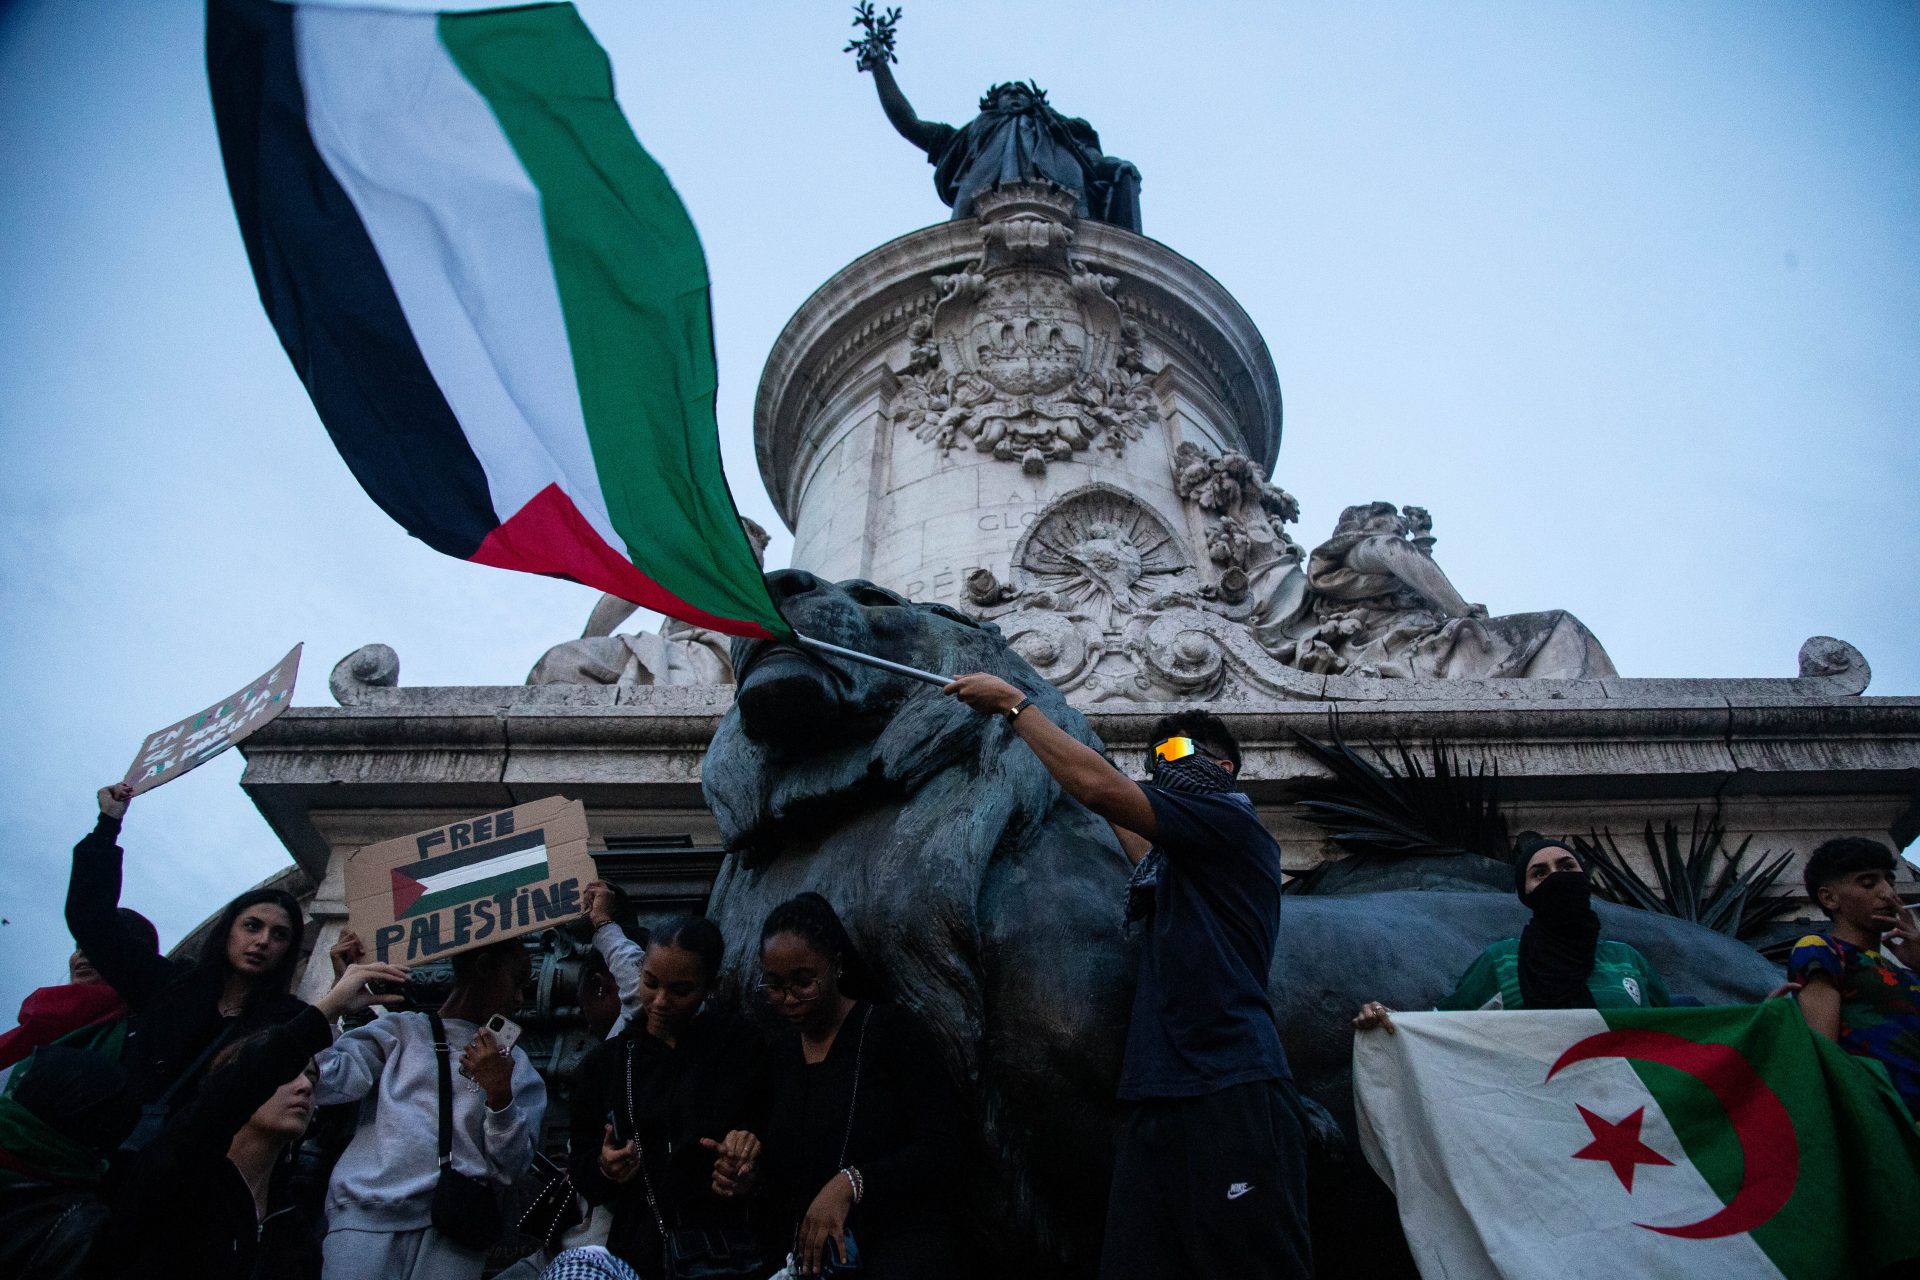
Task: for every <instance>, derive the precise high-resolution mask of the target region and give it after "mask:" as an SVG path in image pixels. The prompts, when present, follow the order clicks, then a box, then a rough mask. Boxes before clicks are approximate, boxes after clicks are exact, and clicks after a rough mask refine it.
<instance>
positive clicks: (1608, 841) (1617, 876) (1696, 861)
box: [1573, 807, 1793, 938]
mask: <svg viewBox="0 0 1920 1280" xmlns="http://www.w3.org/2000/svg"><path fill="white" fill-rule="evenodd" d="M1726 837H1727V828H1726V823H1725V822H1724V821H1723V820H1722V818H1721V816H1720V811H1719V809H1718V808H1717V807H1716V808H1715V810H1714V811H1713V813H1712V814H1711V815H1710V816H1709V817H1708V818H1707V820H1706V821H1705V822H1704V823H1703V822H1702V821H1701V818H1700V811H1699V810H1698V809H1696V810H1694V814H1693V824H1692V827H1691V829H1690V831H1689V832H1688V838H1687V845H1686V849H1685V852H1682V850H1681V845H1680V828H1679V826H1678V824H1676V823H1674V822H1673V821H1671V820H1669V821H1667V822H1666V823H1664V824H1662V827H1661V830H1660V833H1659V835H1657V836H1656V835H1655V834H1654V830H1653V824H1652V823H1651V822H1649V823H1647V825H1646V827H1645V829H1644V830H1643V831H1642V833H1641V840H1642V841H1643V843H1644V844H1645V845H1646V852H1647V863H1648V865H1650V866H1651V867H1652V868H1653V874H1654V880H1655V881H1656V883H1654V884H1649V883H1648V882H1647V879H1646V877H1645V876H1643V875H1642V874H1641V873H1640V872H1639V871H1638V870H1636V869H1635V867H1634V866H1633V864H1632V862H1630V861H1629V860H1628V859H1627V858H1626V856H1625V855H1623V854H1622V853H1621V852H1620V847H1619V845H1617V844H1616V843H1614V839H1613V832H1611V831H1607V832H1606V833H1605V834H1604V835H1602V834H1600V833H1598V832H1596V833H1593V834H1592V835H1591V836H1589V837H1587V838H1584V839H1582V838H1580V837H1575V839H1574V842H1573V843H1574V849H1575V851H1576V852H1578V853H1579V854H1580V856H1581V857H1582V858H1584V859H1585V860H1586V861H1587V863H1588V865H1589V866H1591V867H1592V868H1593V870H1594V873H1595V874H1594V886H1595V888H1596V889H1598V890H1599V891H1600V893H1601V894H1602V896H1604V897H1607V898H1610V899H1612V900H1613V901H1615V902H1619V903H1622V904H1624V905H1626V906H1630V907H1639V908H1640V909H1642V910H1644V911H1654V912H1658V913H1660V914H1661V915H1669V916H1676V917H1678V918H1680V919H1682V920H1691V921H1693V922H1694V923H1696V924H1699V925H1703V926H1705V927H1706V928H1709V929H1713V930H1716V931H1718V932H1720V933H1725V934H1731V935H1732V936H1734V937H1736V938H1750V937H1755V936H1758V935H1761V934H1765V933H1768V932H1770V931H1771V924H1772V922H1773V921H1774V920H1775V919H1777V918H1778V917H1779V916H1781V915H1782V914H1784V913H1785V912H1787V911H1788V910H1790V909H1791V908H1792V905H1793V904H1792V901H1791V900H1790V899H1787V898H1780V897H1775V896H1773V895H1772V894H1770V893H1769V892H1768V891H1769V890H1770V889H1772V888H1773V885H1774V882H1775V881H1777V880H1778V879H1779V878H1780V876H1781V874H1782V873H1783V872H1785V871H1786V869H1787V867H1788V866H1789V865H1790V864H1791V863H1792V861H1793V854H1792V852H1791V851H1788V852H1786V853H1782V854H1780V855H1778V856H1777V857H1775V858H1772V859H1770V860H1769V859H1764V858H1763V859H1761V860H1760V861H1758V862H1756V863H1753V864H1752V865H1745V864H1746V859H1747V853H1748V850H1749V847H1750V846H1751V845H1752V844H1753V837H1752V836H1748V837H1747V838H1746V839H1744V840H1742V841H1741V842H1740V846H1739V847H1738V848H1737V849H1735V850H1733V852H1731V853H1728V852H1726V849H1725V844H1726Z"/></svg>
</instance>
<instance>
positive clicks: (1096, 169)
mask: <svg viewBox="0 0 1920 1280" xmlns="http://www.w3.org/2000/svg"><path fill="white" fill-rule="evenodd" d="M854 12H855V17H854V24H855V25H856V26H859V27H862V28H864V29H865V31H866V35H865V36H864V37H863V38H861V39H858V40H853V41H850V42H849V43H848V45H847V49H848V51H849V52H851V53H854V54H855V55H856V56H857V57H858V60H859V67H860V70H862V71H870V72H872V73H873V84H874V88H875V89H877V90H879V93H880V106H881V108H882V109H883V110H885V111H886V113H887V120H888V121H889V122H890V123H891V124H892V125H893V127H894V128H895V129H896V130H898V131H899V134H900V136H901V137H903V138H905V139H906V140H907V141H908V142H911V143H912V144H913V145H914V146H916V147H919V148H920V149H921V150H922V151H924V152H926V153H927V160H928V161H929V162H930V163H931V164H932V165H933V167H934V168H933V185H934V190H936V191H937V192H939V194H940V199H941V200H942V201H944V202H945V203H946V204H948V205H949V206H951V207H952V209H953V216H954V219H955V220H956V221H957V220H959V219H961V218H971V217H973V216H974V212H975V210H974V200H975V199H976V198H977V197H978V196H979V195H980V193H981V192H983V191H991V190H992V189H993V188H994V187H995V186H996V185H998V184H1000V183H1014V182H1036V181H1046V182H1051V183H1053V184H1054V185H1055V186H1058V187H1061V188H1063V189H1065V190H1068V191H1071V192H1074V193H1075V197H1076V198H1075V202H1074V212H1075V214H1077V215H1078V216H1080V217H1082V218H1091V219H1093V220H1094V221H1096V222H1107V223H1111V224H1112V225H1114V226H1116V227H1125V228H1126V229H1127V230H1128V231H1138V230H1140V171H1139V170H1138V169H1136V168H1134V167H1133V165H1131V164H1129V163H1128V162H1127V161H1125V160H1119V159H1116V158H1114V157H1113V156H1109V155H1104V154H1102V153H1101V151H1100V135H1099V134H1097V133H1095V132H1094V131H1093V126H1092V125H1090V124H1088V123H1087V122H1086V121H1085V120H1078V119H1073V118H1070V117H1068V116H1064V115H1061V114H1060V113H1059V112H1058V111H1055V110H1054V109H1053V108H1052V107H1051V106H1049V105H1048V103H1047V95H1046V93H1045V92H1044V91H1043V90H1041V89H1040V88H1039V87H1037V86H1036V85H1034V84H1032V83H1031V82H1029V83H1026V84H1019V83H1008V84H997V85H995V86H993V88H991V89H989V90H987V92H986V96H984V97H982V98H981V99H980V114H979V115H977V116H975V117H974V118H973V119H972V120H971V121H970V122H968V123H967V124H965V125H963V126H962V127H960V128H958V129H956V128H954V127H953V126H952V125H950V124H938V123H936V122H933V121H929V120H922V119H920V117H918V116H916V115H915V114H914V113H913V106H912V104H910V103H909V102H908V101H907V98H906V95H905V94H904V93H902V92H900V85H899V83H898V82H897V81H896V80H894V78H893V72H892V70H891V69H890V68H889V66H888V64H889V63H891V62H893V61H895V60H896V59H895V58H894V54H893V40H894V24H895V23H896V22H898V21H899V18H900V11H899V10H898V9H892V10H889V11H887V12H886V13H884V14H879V15H876V14H875V13H874V11H873V6H872V5H871V4H869V3H862V4H859V5H856V6H855V9H854Z"/></svg>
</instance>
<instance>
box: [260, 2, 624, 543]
mask: <svg viewBox="0 0 1920 1280" xmlns="http://www.w3.org/2000/svg"><path fill="white" fill-rule="evenodd" d="M294 32H295V44H296V47H297V57H298V61H299V67H300V87H301V90H302V92H303V93H304V94H305V97H306V104H307V128H308V131H309V132H310V133H311V134H312V135H313V141H314V145H315V146H316V147H317V148H318V149H319V151H320V154H321V156H322V157H323V158H324V159H325V160H326V162H327V167H328V168H329V169H330V170H332V171H333V175H334V177H336V178H337V179H339V181H340V185H341V186H342V187H343V188H344V189H345V190H346V192H347V195H348V196H349V198H351V199H352V201H353V205H354V208H355V209H356V210H357V211H358V212H359V214H360V221H361V222H362V224H364V225H365V227H366V229H367V234H368V236H370V237H371V238H372V240H373V245H374V248H375V249H376V250H377V251H378V252H379V254H380V262H381V264H382V265H383V266H384V267H385V268H386V270H387V278H388V279H389V280H391V281H392V282H393V289H394V293H395V294H396V295H397V296H398V298H399V300H400V307H401V310H402V311H403V312H405V314H406V317H407V324H408V326H409V327H410V328H411V329H412V330H413V337H414V341H415V342H417V343H418V344H419V346H420V354H421V355H422V356H424V357H425V358H426V362H427V368H429V369H430V370H432V371H433V377H434V381H436V382H438V383H439V384H440V390H441V392H442V393H443V394H444V395H445V396H446V398H447V403H448V404H449V405H451V406H452V408H453V413H454V416H455V417H456V418H458V419H459V420H460V426H461V429H462V430H463V431H464V432H465V433H466V437H467V441H468V443H469V444H470V445H471V446H472V448H473V451H474V454H475V455H476V456H477V457H478V458H479V459H480V465H481V467H482V468H483V469H484V470H485V471H486V474H487V488H488V490H489V492H490V493H491V495H492V498H493V509H494V513H495V514H496V515H498V516H499V517H500V519H501V520H503V521H504V520H506V519H507V518H508V517H510V516H512V515H513V513H514V512H516V511H518V510H519V509H520V508H521V507H522V506H524V505H526V503H527V501H528V500H529V499H531V498H532V497H533V496H534V495H535V494H536V493H539V492H540V491H541V490H542V489H544V488H546V487H547V486H548V485H549V484H553V483H558V484H559V486H560V487H561V488H562V489H563V490H565V491H566V493H567V496H568V497H570V498H572V499H573V504H574V506H575V507H577V508H579V510H580V513H581V514H582V515H583V516H585V517H586V519H587V521H588V522H589V523H590V524H592V525H593V527H594V529H595V531H597V532H598V533H599V534H600V536H601V537H602V538H604V539H606V541H607V544H608V545H609V546H612V547H616V548H618V547H624V546H626V543H625V542H624V541H623V540H622V539H621V538H620V537H619V535H618V534H616V533H615V532H614V529H613V521H612V520H611V519H609V518H608V516H607V510H606V504H605V501H604V500H603V499H602V497H601V494H600V480H599V473H598V472H597V471H596V470H595V468H594V463H593V452H592V448H591V446H590V445H589V443H588V440H587V427H586V419H585V416H584V413H583V411H582V409H581V406H580V389H579V384H578V381H577V379H576V378H575V376H574V370H573V351H572V348H571V347H570V346H569V345H568V343H567V329H566V321H565V319H564V317H563V315H562V312H561V308H560V293H559V288H558V286H557V285H556V284H555V283H554V278H553V265H552V260H551V258H550V256H549V254H548V251H547V233H546V224H545V222H544V221H543V219H542V216H541V206H540V193H539V191H538V190H537V189H536V188H535V187H534V185H533V181H532V179H530V178H529V177H528V176H527V172H526V169H525V167H524V166H523V165H521V163H520V158H519V156H517V155H516V154H515V153H514V150H513V147H512V144H511V143H509V142H508V141H507V137H506V135H505V134H504V133H502V132H501V129H500V122H499V121H498V120H497V119H496V118H495V117H494V114H493V108H492V107H491V106H489V105H488V103H487V100H486V99H485V98H484V97H482V96H481V95H480V92H479V91H478V90H477V89H475V88H474V87H473V85H472V84H471V83H469V82H468V80H467V79H466V77H465V76H463V75H461V74H460V69H459V68H458V67H457V66H455V65H454V62H453V59H452V57H451V56H450V55H449V54H448V53H447V50H446V46H444V45H443V44H441V43H440V36H439V30H438V22H437V19H436V18H435V17H434V15H432V14H408V13H383V12H380V11H378V10H364V9H362V10H353V9H313V8H307V7H305V6H302V7H300V8H298V9H296V10H295V16H294Z"/></svg>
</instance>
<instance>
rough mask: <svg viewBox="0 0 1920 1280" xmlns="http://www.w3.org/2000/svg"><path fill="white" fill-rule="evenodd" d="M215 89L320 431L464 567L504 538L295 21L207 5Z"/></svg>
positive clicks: (273, 299)
mask: <svg viewBox="0 0 1920 1280" xmlns="http://www.w3.org/2000/svg"><path fill="white" fill-rule="evenodd" d="M207 77H208V80H209V82H210V83H211V85H212V88H213V116H214V121H215V123H216V124H217V125H218V127H219V130H220V154H221V156H222V158H223V159H224V160H225V161H226V168H227V185H228V186H229V188H231V190H232V192H233V210H234V213H235V214H237V215H238V216H239V219H240V234H241V237H242V238H243V239H244V240H245V241H246V245H247V258H248V260H249V261H250V262H251V263H252V264H253V278H254V282H255V283H256V284H257V285H258V286H259V288H260V301H261V303H262V304H263V305H264V306H265V307H266V309H267V316H268V318H269V319H270V320H272V321H273V327H274V329H275V330H276V331H277V332H278V333H279V335H280V342H281V345H282V346H284V347H285V348H286V349H287V355H288V357H289V358H291V359H292V361H293V367H294V370H295V372H297V373H298V374H299V375H300V380H301V381H302V382H304V383H305V384H306V386H307V393H308V394H309V395H310V396H312V397H313V406H314V408H315V409H316V410H318V411H319V414H320V421H321V422H322V423H324V424H325V426H326V428H327V434H328V435H330V436H332V437H333V443H334V447H336V448H337V449H339V450H340V456H341V457H342V458H344V459H346V463H347V466H348V468H349V469H350V470H352V472H353V474H354V478H355V479H357V480H359V481H360V484H361V486H362V487H363V488H365V489H366V491H367V496H369V497H371V498H372V499H373V500H374V501H375V502H376V503H378V504H379V506H380V508H381V510H383V511H385V512H386V513H387V514H388V515H390V516H392V517H393V518H394V519H395V520H396V521H398V522H399V523H400V525H401V527H403V528H404V529H406V531H407V532H408V533H411V534H412V535H413V536H414V537H416V538H418V539H420V540H421V541H422V542H424V543H426V544H427V545H428V546H430V547H432V548H433V549H434V550H435V551H440V552H444V553H446V554H447V555H452V556H458V557H460V558H461V559H463V560H464V559H466V558H467V557H469V556H471V555H472V554H473V553H474V552H475V551H477V550H478V549H479V547H480V542H481V540H482V539H483V538H485V537H486V536H487V534H488V533H490V532H492V531H493V530H494V529H495V528H497V527H498V526H499V524H500V519H499V516H498V515H497V514H496V513H495V512H494V510H493V503H492V499H491V497H490V496H489V494H488V491H487V477H486V473H485V472H484V471H483V470H482V469H481V467H480V460H479V459H478V458H477V457H475V456H474V452H473V449H472V447H471V446H470V445H468V443H467V437H466V434H465V433H464V432H462V431H461V429H460V423H459V420H458V419H456V418H455V417H454V415H453V410H452V409H451V408H450V407H449V406H448V404H447V401H446V397H445V396H444V395H442V394H441V392H440V387H439V384H438V383H436V382H435V381H434V378H433V374H432V373H431V372H430V371H429V370H428V368H427V362H426V359H425V358H424V357H423V356H422V355H421V354H420V348H419V346H418V344H417V343H416V342H415V341H414V337H413V331H412V329H410V328H409V327H408V325H407V318H406V316H405V314H404V313H403V312H402V311H401V309H400V300H399V298H398V297H397V296H395V294H394V291H393V283H392V282H391V281H390V280H389V279H388V278H387V273H386V269H385V268H384V267H382V266H381V264H380V255H379V254H378V253H377V252H376V251H375V249H374V247H373V241H372V240H371V239H370V238H369V237H368V235H367V229H366V227H365V226H364V225H363V224H362V223H361V221H360V215H359V213H358V212H357V211H356V210H355V209H354V207H353V201H352V200H351V199H349V198H348V196H347V193H346V191H345V190H344V189H343V188H342V187H341V186H340V183H339V181H338V180H337V179H336V178H335V177H334V176H333V173H332V171H331V170H329V169H328V168H327V164H326V161H325V160H324V159H323V158H322V157H321V155H320V152H319V150H318V149H317V148H316V147H315V146H314V144H313V136H312V134H311V133H309V132H308V129H307V117H306V103H305V100H304V98H303V96H302V94H301V89H300V77H299V72H298V69H297V63H296V62H295V60H294V9H293V7H292V6H290V5H285V4H274V3H270V0H208V3H207Z"/></svg>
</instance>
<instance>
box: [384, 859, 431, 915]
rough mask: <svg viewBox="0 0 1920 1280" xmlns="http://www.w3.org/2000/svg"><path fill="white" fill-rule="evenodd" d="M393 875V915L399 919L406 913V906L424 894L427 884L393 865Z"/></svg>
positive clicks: (418, 899)
mask: <svg viewBox="0 0 1920 1280" xmlns="http://www.w3.org/2000/svg"><path fill="white" fill-rule="evenodd" d="M391 874H392V876H393V916H394V919H396V920H397V919H399V918H400V917H401V916H403V915H405V914H407V908H408V907H410V906H412V905H413V904H414V903H416V902H418V901H420V899H421V898H423V897H424V896H426V892H427V886H425V885H423V884H421V883H420V882H419V881H418V880H415V879H414V878H413V877H412V876H410V875H407V874H406V873H405V872H403V871H401V870H400V868H398V867H395V868H393V870H392V872H391Z"/></svg>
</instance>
